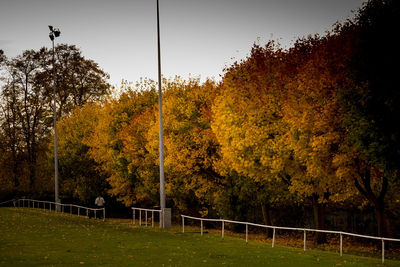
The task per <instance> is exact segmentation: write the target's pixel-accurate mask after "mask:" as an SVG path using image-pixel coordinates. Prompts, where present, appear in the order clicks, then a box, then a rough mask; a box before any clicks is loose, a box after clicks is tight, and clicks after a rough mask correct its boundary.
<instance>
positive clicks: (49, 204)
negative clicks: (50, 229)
mask: <svg viewBox="0 0 400 267" xmlns="http://www.w3.org/2000/svg"><path fill="white" fill-rule="evenodd" d="M49 207H50V211H51V202H49Z"/></svg>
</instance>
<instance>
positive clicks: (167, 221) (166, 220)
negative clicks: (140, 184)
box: [157, 0, 171, 228]
mask: <svg viewBox="0 0 400 267" xmlns="http://www.w3.org/2000/svg"><path fill="white" fill-rule="evenodd" d="M158 1H159V0H157V49H158V128H159V137H160V140H159V143H160V149H159V151H160V208H161V214H162V215H161V222H162V223H161V225H162V227H163V228H170V227H171V209H167V208H166V207H165V185H164V180H165V179H164V138H163V119H162V89H161V87H162V80H161V52H160V12H159V3H158Z"/></svg>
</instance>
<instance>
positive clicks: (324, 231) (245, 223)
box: [181, 215, 400, 264]
mask: <svg viewBox="0 0 400 267" xmlns="http://www.w3.org/2000/svg"><path fill="white" fill-rule="evenodd" d="M181 216H182V233H185V218H187V219H192V220H198V221H200V234H201V235H203V221H209V222H221V223H222V225H221V234H222V238H224V234H225V233H224V232H225V223H233V224H244V225H246V243H248V240H249V239H248V236H249V225H250V226H255V227H263V228H270V229H273V232H272V247H274V245H275V232H276V229H279V230H292V231H303V232H304V239H303V249H304V251H306V239H307V234H306V232H322V233H328V234H338V235H339V238H340V245H339V251H340V256H342V255H343V236H344V235H347V236H355V237H362V238H368V239H376V240H381V241H382V264H384V263H385V241H393V242H400V239H394V238H386V237H376V236H368V235H359V234H353V233H347V232H341V231H328V230H317V229H308V228H294V227H280V226H271V225H263V224H256V223H250V222H239V221H231V220H224V219H205V218H198V217H192V216H186V215H181Z"/></svg>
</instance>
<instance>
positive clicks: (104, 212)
mask: <svg viewBox="0 0 400 267" xmlns="http://www.w3.org/2000/svg"><path fill="white" fill-rule="evenodd" d="M105 221H106V208H103V222H105Z"/></svg>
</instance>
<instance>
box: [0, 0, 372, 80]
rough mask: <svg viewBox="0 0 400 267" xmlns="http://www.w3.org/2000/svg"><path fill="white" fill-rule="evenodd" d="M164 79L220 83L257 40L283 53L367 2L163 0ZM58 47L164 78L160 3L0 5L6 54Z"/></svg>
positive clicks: (94, 0) (115, 69)
mask: <svg viewBox="0 0 400 267" xmlns="http://www.w3.org/2000/svg"><path fill="white" fill-rule="evenodd" d="M159 1H160V35H161V62H162V65H161V66H162V67H161V70H162V74H163V76H165V77H174V76H175V75H178V76H181V77H182V78H185V79H187V78H188V77H198V76H200V77H201V80H202V81H204V79H206V78H207V77H210V78H215V79H216V80H220V78H221V75H223V69H224V67H227V66H229V65H231V64H232V63H233V62H234V61H236V60H241V59H244V58H246V57H247V56H248V55H249V52H250V50H251V47H252V46H253V44H254V43H257V44H260V45H264V44H265V43H267V42H268V41H269V40H277V41H279V42H280V43H281V45H282V46H283V47H284V48H289V47H290V46H292V45H293V43H294V41H295V40H296V39H297V38H299V37H303V36H307V35H309V34H316V33H318V34H324V33H325V32H326V31H327V30H330V29H332V25H333V24H334V23H335V22H336V21H345V20H346V19H350V18H352V17H354V12H352V11H356V10H357V9H358V8H360V7H361V6H362V3H363V2H364V1H362V0H159ZM48 25H53V26H54V27H56V28H59V29H60V31H61V36H60V37H59V38H56V43H67V44H73V45H76V46H77V47H78V48H79V49H80V50H81V51H82V54H83V55H84V56H85V57H86V58H88V59H92V60H94V61H95V62H97V63H98V64H99V66H100V67H101V68H102V69H103V70H104V71H106V72H107V73H109V74H110V80H109V82H110V83H111V84H112V85H116V86H117V87H118V86H119V85H120V83H121V81H122V79H124V80H127V81H130V82H134V83H135V82H136V81H138V80H139V79H140V77H147V78H150V79H153V80H157V77H158V76H157V75H158V74H157V73H158V72H157V71H158V65H157V17H156V0H0V49H2V50H3V51H4V52H5V54H6V55H7V56H8V57H15V56H17V55H19V54H21V53H22V52H23V51H24V50H27V49H39V48H40V47H43V46H47V47H50V46H51V41H50V39H49V37H48V34H49V29H48Z"/></svg>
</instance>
